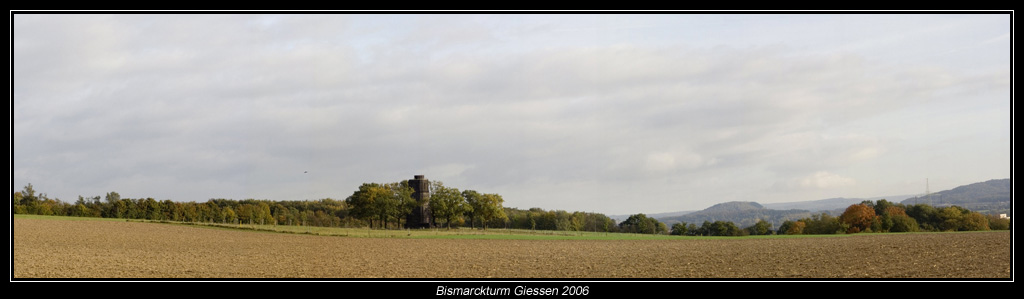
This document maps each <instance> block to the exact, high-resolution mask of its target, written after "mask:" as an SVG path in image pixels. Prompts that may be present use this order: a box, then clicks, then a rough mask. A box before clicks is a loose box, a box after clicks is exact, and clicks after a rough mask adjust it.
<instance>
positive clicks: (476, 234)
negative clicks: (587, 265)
mask: <svg viewBox="0 0 1024 299" xmlns="http://www.w3.org/2000/svg"><path fill="white" fill-rule="evenodd" d="M14 217H16V218H23V219H51V220H65V221H120V222H124V221H129V222H147V223H162V224H170V225H189V226H196V227H204V228H211V229H232V230H248V231H257V232H272V233H290V234H308V235H318V236H339V237H356V238H402V239H499V240H680V239H692V240H699V239H740V238H745V239H755V238H808V237H837V236H854V235H776V236H744V237H698V236H672V235H646V234H629V233H603V232H575V231H551V230H524V229H503V228H489V229H479V228H477V229H473V228H465V227H462V228H452V229H445V228H434V229H386V230H385V229H369V228H341V227H319V226H289V225H249V224H241V225H236V224H222V223H185V222H173V221H153V220H139V219H113V218H94V217H70V216H40V215H23V214H17V215H14Z"/></svg>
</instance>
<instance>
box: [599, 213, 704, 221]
mask: <svg viewBox="0 0 1024 299" xmlns="http://www.w3.org/2000/svg"><path fill="white" fill-rule="evenodd" d="M693 212H694V211H679V212H668V213H657V214H644V215H646V216H647V217H651V218H654V219H659V218H669V217H675V216H680V215H686V214H689V213H693ZM629 216H630V215H608V218H611V219H612V220H615V223H619V222H623V221H626V219H629Z"/></svg>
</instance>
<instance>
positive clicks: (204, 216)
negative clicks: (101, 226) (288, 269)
mask: <svg viewBox="0 0 1024 299" xmlns="http://www.w3.org/2000/svg"><path fill="white" fill-rule="evenodd" d="M11 199H12V200H11V208H12V211H13V212H14V213H15V214H35V215H54V216H78V217H102V218H124V219H148V220H168V221H181V222H198V223H231V224H284V225H300V226H334V227H338V226H359V225H362V223H361V222H359V221H356V219H353V218H352V217H348V213H349V209H348V208H347V207H346V204H345V202H343V201H338V200H334V199H330V198H324V199H320V200H314V201H270V200H256V199H245V200H230V199H220V198H218V199H210V200H208V201H206V202H203V203H200V202H176V201H171V200H156V199H153V198H151V197H148V198H122V197H121V195H120V194H118V193H117V192H109V193H107V194H106V195H105V196H103V197H101V196H94V197H82V196H79V197H78V200H77V201H76V202H74V203H67V202H63V201H61V200H59V199H56V198H50V197H48V196H47V195H46V194H45V193H37V192H36V191H35V189H34V187H33V186H32V184H28V185H27V186H25V187H24V189H23V190H21V191H16V192H14V194H13V196H12V197H11Z"/></svg>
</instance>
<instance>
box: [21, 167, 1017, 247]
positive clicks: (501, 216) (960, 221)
mask: <svg viewBox="0 0 1024 299" xmlns="http://www.w3.org/2000/svg"><path fill="white" fill-rule="evenodd" d="M431 184H432V186H431V189H432V190H433V192H432V195H431V199H430V202H429V206H430V210H431V211H432V215H433V217H432V219H433V224H434V226H435V227H443V228H453V227H473V228H483V229H487V228H514V229H532V230H561V231H593V232H624V233H643V234H669V233H671V234H674V235H689V236H744V235H772V234H843V233H886V232H919V231H975V230H1005V229H1010V220H1009V219H1003V218H1000V217H998V216H996V215H984V214H981V213H979V212H974V211H971V210H968V209H965V208H962V207H959V206H946V207H933V206H931V205H928V204H914V205H907V204H903V203H893V202H889V201H887V200H885V199H881V200H878V201H870V200H866V201H863V202H861V203H859V204H854V205H850V206H849V207H848V208H847V209H846V210H845V211H844V212H843V213H842V215H840V216H838V217H835V216H832V215H829V214H828V213H820V214H814V215H810V216H807V217H803V218H800V219H799V220H786V221H782V222H781V223H778V222H776V221H773V219H772V218H771V217H765V218H761V219H758V220H757V221H756V222H754V223H753V224H751V225H749V226H746V227H741V226H738V225H736V224H735V223H733V222H732V221H722V220H717V221H711V220H704V221H703V222H702V223H701V224H699V225H698V224H697V223H696V222H691V223H687V222H678V223H673V224H672V225H671V228H669V227H668V226H667V225H666V224H665V223H663V222H661V221H658V220H656V219H654V218H652V217H647V216H646V215H644V214H634V215H631V216H629V218H628V219H626V220H625V221H622V222H620V223H616V222H615V220H612V219H611V218H609V217H608V216H605V215H604V214H600V213H588V212H579V211H575V212H568V211H563V210H553V211H548V210H544V209H541V208H531V209H526V210H523V209H517V208H509V207H504V206H503V204H504V200H503V199H502V197H501V195H499V194H494V193H481V192H478V191H475V190H459V189H457V188H454V187H449V186H445V185H444V184H443V183H441V182H440V181H436V182H432V183H431ZM411 194H412V189H411V188H410V187H409V186H408V184H407V182H406V181H401V182H394V183H383V184H382V183H365V184H363V185H361V186H359V188H358V190H357V191H355V192H353V194H352V195H351V196H349V197H347V198H346V199H345V200H336V199H331V198H324V199H319V200H307V201H272V200H257V199H244V200H232V199H222V198H217V199H210V200H207V201H206V202H177V201H172V200H156V199H153V198H150V197H147V198H122V197H121V196H120V194H118V193H117V192H108V193H107V194H106V195H105V196H93V197H82V196H79V197H78V200H77V201H75V202H74V203H68V202H64V201H61V200H59V199H56V198H50V197H48V196H47V195H46V194H45V193H39V192H37V191H36V190H35V187H34V186H32V184H28V185H26V186H25V187H24V189H23V190H20V191H15V192H14V193H13V195H12V201H11V208H12V212H13V213H15V214H36V215H56V216H78V217H103V218H125V219H147V220H167V221H181V222H196V223H232V224H261V225H298V226H324V227H376V228H384V229H387V228H398V227H402V223H403V220H404V217H405V215H408V214H409V213H410V212H411V211H412V209H413V208H414V207H417V206H418V205H420V204H422V203H420V202H417V201H416V200H415V199H413V198H412V196H411ZM724 207H726V206H723V209H724ZM734 208H735V207H734ZM760 209H763V207H761V206H760V205H758V204H756V203H752V204H747V205H744V206H742V207H739V208H736V211H735V212H739V210H760Z"/></svg>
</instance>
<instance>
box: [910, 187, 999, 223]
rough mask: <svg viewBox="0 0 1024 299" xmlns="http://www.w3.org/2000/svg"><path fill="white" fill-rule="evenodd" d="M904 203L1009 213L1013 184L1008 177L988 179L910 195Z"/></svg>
mask: <svg viewBox="0 0 1024 299" xmlns="http://www.w3.org/2000/svg"><path fill="white" fill-rule="evenodd" d="M901 203H903V204H905V205H913V204H917V203H924V204H929V205H932V206H935V207H947V206H954V205H955V206H960V207H963V208H967V209H968V210H971V211H975V212H980V213H982V214H989V213H1006V214H1010V213H1012V211H1011V210H1010V205H1011V204H1012V203H1013V184H1012V183H1011V182H1010V179H1001V180H989V181H985V182H981V183H974V184H970V185H964V186H960V187H956V188H953V189H950V190H945V191H939V192H935V193H932V194H931V196H924V195H922V196H918V197H911V198H908V199H905V200H903V201H902V202H901Z"/></svg>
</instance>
